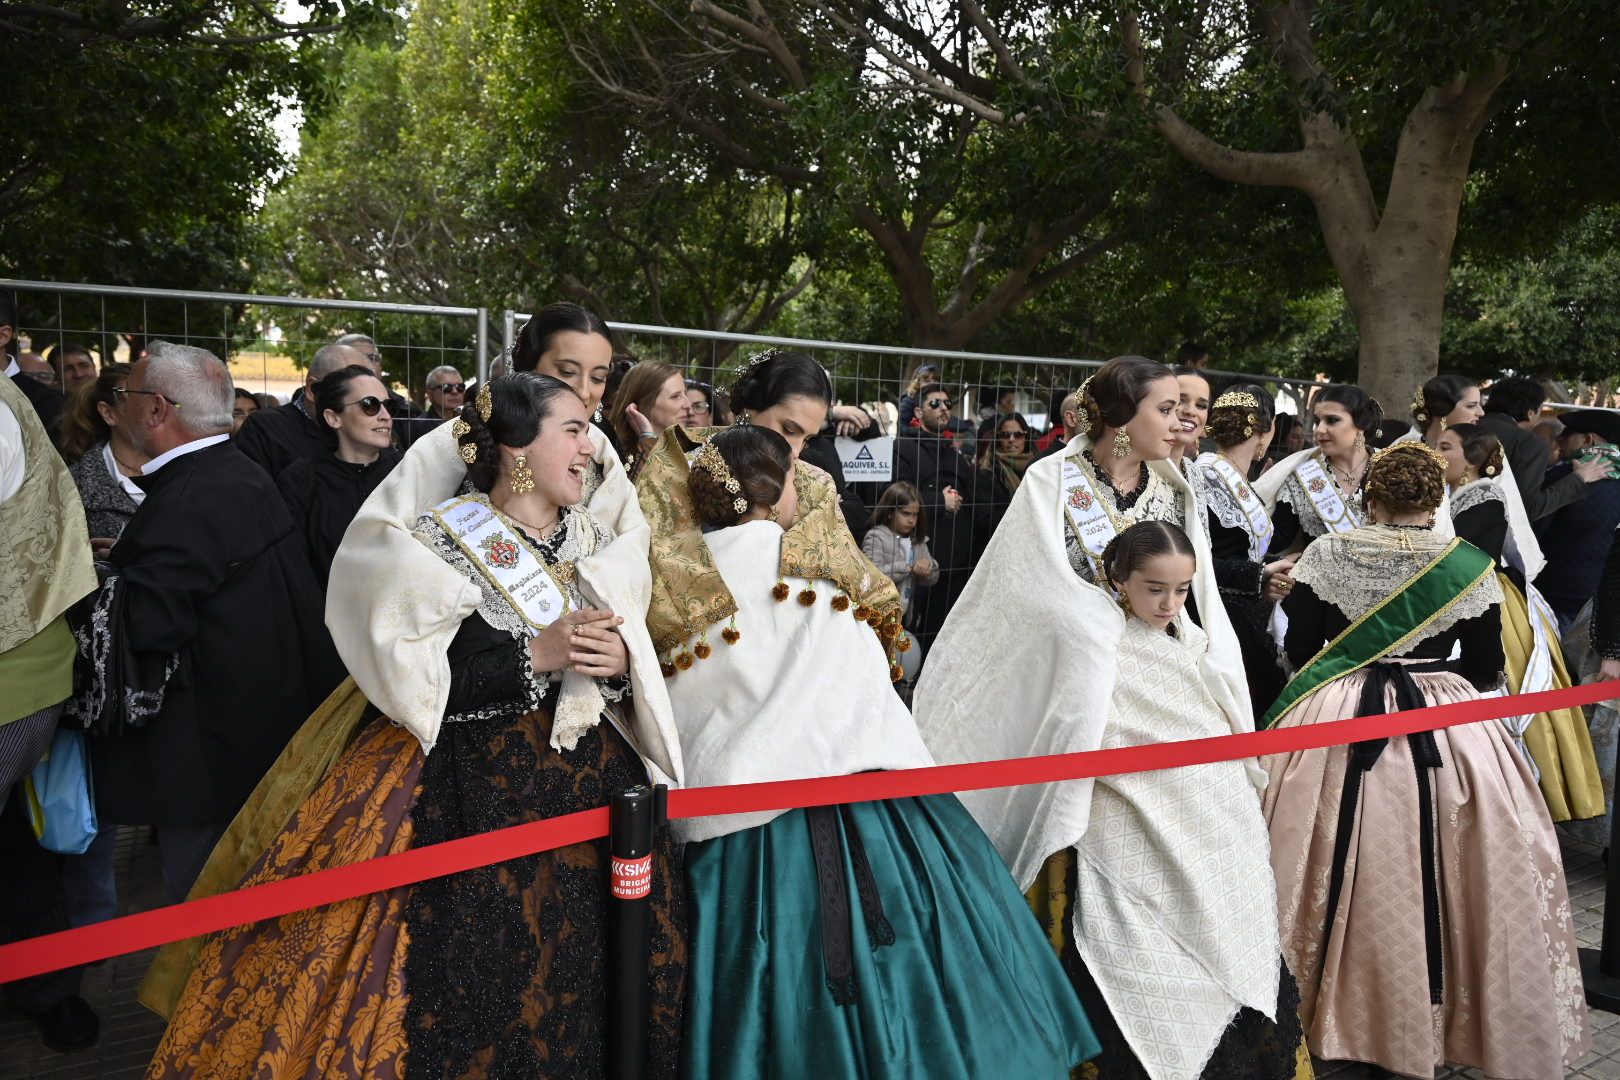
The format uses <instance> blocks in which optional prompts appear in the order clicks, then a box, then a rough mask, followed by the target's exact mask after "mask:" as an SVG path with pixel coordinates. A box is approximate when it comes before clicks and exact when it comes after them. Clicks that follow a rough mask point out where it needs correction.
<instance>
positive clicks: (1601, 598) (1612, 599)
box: [1592, 533, 1620, 660]
mask: <svg viewBox="0 0 1620 1080" xmlns="http://www.w3.org/2000/svg"><path fill="white" fill-rule="evenodd" d="M1617 538H1620V533H1611V534H1609V554H1608V557H1607V558H1605V559H1604V561H1603V577H1602V578H1601V579H1600V580H1599V581H1598V590H1597V595H1596V596H1594V597H1592V648H1593V650H1595V651H1596V652H1597V654H1598V655H1599V656H1601V657H1603V658H1604V659H1606V660H1613V659H1620V542H1616V541H1617Z"/></svg>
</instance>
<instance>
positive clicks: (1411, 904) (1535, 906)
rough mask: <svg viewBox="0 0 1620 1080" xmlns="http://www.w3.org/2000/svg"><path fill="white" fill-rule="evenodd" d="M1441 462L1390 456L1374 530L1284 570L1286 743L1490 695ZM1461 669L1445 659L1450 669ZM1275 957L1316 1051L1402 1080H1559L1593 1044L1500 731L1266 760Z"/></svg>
mask: <svg viewBox="0 0 1620 1080" xmlns="http://www.w3.org/2000/svg"><path fill="white" fill-rule="evenodd" d="M1445 472H1446V466H1445V462H1444V460H1443V459H1441V458H1440V457H1439V456H1438V455H1436V454H1435V453H1434V451H1432V450H1430V449H1429V448H1428V447H1426V446H1424V445H1423V444H1421V443H1418V442H1415V441H1414V442H1402V443H1397V444H1395V445H1394V446H1392V447H1390V448H1389V449H1388V450H1386V451H1384V452H1383V453H1382V454H1381V455H1380V456H1379V458H1378V460H1377V461H1376V462H1375V463H1374V464H1373V465H1372V467H1371V469H1370V471H1369V475H1368V478H1367V484H1366V487H1365V497H1366V509H1367V512H1368V515H1369V519H1370V521H1371V522H1372V524H1369V525H1367V526H1364V527H1362V528H1358V529H1355V530H1352V531H1350V532H1348V533H1345V534H1335V535H1332V536H1326V537H1323V538H1322V539H1318V540H1316V541H1315V542H1313V543H1312V544H1311V546H1310V547H1308V548H1307V549H1306V550H1305V553H1304V554H1303V555H1302V556H1301V557H1300V560H1299V562H1298V564H1297V565H1296V566H1295V567H1294V571H1293V577H1294V580H1295V581H1296V583H1297V585H1296V587H1295V589H1294V590H1293V592H1292V593H1291V594H1290V595H1289V597H1288V599H1287V600H1286V601H1284V607H1285V609H1286V610H1287V613H1288V618H1289V622H1288V635H1287V642H1286V644H1287V651H1288V656H1289V659H1290V661H1291V662H1292V664H1293V665H1294V667H1295V668H1296V669H1297V674H1295V676H1294V677H1293V679H1292V680H1291V681H1290V682H1289V684H1288V686H1287V687H1286V688H1285V689H1284V691H1283V694H1282V696H1281V697H1280V698H1279V699H1278V700H1277V702H1276V703H1275V704H1274V705H1273V706H1272V708H1271V711H1270V713H1269V714H1268V716H1267V720H1268V721H1271V722H1275V723H1276V724H1278V725H1279V726H1285V727H1286V726H1292V725H1297V724H1312V723H1317V722H1319V721H1331V720H1340V719H1344V718H1346V717H1350V716H1366V715H1376V714H1380V713H1384V712H1387V711H1394V710H1397V709H1414V708H1420V707H1422V706H1425V705H1439V704H1444V703H1447V702H1454V701H1466V700H1469V699H1471V698H1476V697H1478V696H1479V695H1480V693H1481V692H1482V691H1489V690H1493V689H1495V688H1496V687H1497V686H1498V685H1500V682H1501V670H1502V656H1503V654H1502V633H1501V620H1500V614H1499V611H1500V608H1499V605H1500V603H1501V598H1502V593H1501V589H1500V587H1499V585H1498V583H1497V577H1496V572H1495V570H1496V568H1495V565H1494V563H1493V562H1492V560H1491V558H1490V556H1489V555H1487V554H1485V553H1484V552H1482V551H1480V550H1479V549H1478V548H1476V547H1474V546H1473V545H1471V544H1469V543H1467V542H1466V541H1463V540H1457V539H1451V540H1447V539H1445V538H1443V537H1439V536H1437V535H1435V532H1434V528H1433V525H1434V520H1435V513H1436V511H1437V510H1438V509H1439V507H1440V501H1441V496H1442V494H1443V493H1444V491H1445ZM1454 650H1455V654H1456V656H1457V659H1455V660H1451V659H1448V658H1450V657H1451V656H1452V655H1453V652H1454ZM1266 766H1267V769H1268V771H1269V773H1270V778H1271V783H1270V784H1269V786H1268V787H1267V788H1266V792H1265V812H1266V819H1267V822H1268V824H1269V826H1270V831H1271V861H1272V866H1273V868H1274V870H1275V871H1276V878H1277V897H1278V909H1279V919H1280V924H1281V931H1282V939H1283V948H1284V951H1285V952H1286V954H1287V956H1288V960H1289V964H1290V966H1291V967H1292V968H1293V970H1294V973H1295V974H1296V975H1297V976H1298V978H1299V984H1300V995H1301V998H1302V1007H1301V1017H1302V1019H1303V1020H1304V1022H1305V1030H1306V1034H1307V1038H1308V1040H1309V1042H1310V1047H1311V1051H1312V1052H1313V1053H1315V1054H1316V1055H1318V1056H1319V1057H1324V1058H1335V1059H1341V1058H1342V1059H1352V1060H1359V1061H1367V1062H1372V1063H1374V1064H1376V1065H1378V1066H1380V1067H1382V1068H1384V1069H1388V1070H1391V1071H1393V1072H1397V1073H1403V1074H1407V1075H1412V1076H1428V1075H1430V1074H1432V1072H1433V1071H1434V1070H1435V1069H1436V1068H1437V1067H1439V1066H1440V1065H1441V1064H1442V1063H1445V1062H1452V1063H1455V1064H1460V1065H1467V1066H1473V1067H1476V1068H1480V1069H1482V1070H1484V1071H1485V1072H1486V1073H1487V1074H1489V1075H1492V1076H1511V1077H1519V1078H1524V1080H1542V1078H1545V1080H1553V1078H1555V1077H1561V1076H1563V1075H1564V1073H1565V1070H1566V1069H1567V1068H1568V1067H1569V1066H1571V1065H1573V1064H1574V1062H1575V1061H1577V1060H1578V1059H1579V1058H1580V1057H1581V1056H1582V1055H1583V1054H1584V1053H1585V1052H1586V1048H1587V1045H1588V1043H1589V1041H1590V1037H1589V1034H1588V1031H1587V1025H1586V1010H1585V1006H1584V1004H1583V1003H1582V1000H1581V977H1580V965H1579V960H1578V958H1577V956H1576V950H1575V935H1574V927H1573V925H1572V924H1571V921H1570V908H1569V897H1568V893H1567V891H1566V889H1565V885H1564V873H1563V866H1562V863H1561V861H1560V858H1559V852H1558V844H1557V840H1556V838H1555V836H1554V833H1553V827H1552V821H1551V819H1550V818H1549V817H1548V815H1547V808H1546V806H1545V804H1544V803H1543V802H1542V799H1541V796H1540V794H1539V792H1537V790H1536V787H1535V780H1534V779H1533V777H1532V776H1531V774H1530V768H1529V765H1528V763H1527V762H1526V761H1525V759H1524V758H1523V756H1522V755H1521V754H1520V753H1519V752H1518V751H1517V750H1516V749H1515V748H1514V747H1513V745H1512V742H1511V739H1510V736H1509V735H1508V733H1507V730H1506V729H1505V728H1504V727H1503V726H1502V725H1501V724H1499V723H1497V722H1495V721H1485V722H1481V723H1474V724H1465V725H1461V726H1458V727H1452V728H1446V729H1443V730H1440V731H1433V732H1419V733H1417V734H1414V735H1411V736H1407V737H1404V738H1397V739H1388V740H1386V739H1378V740H1371V741H1367V742H1360V743H1356V744H1353V745H1351V746H1336V747H1329V748H1325V749H1317V750H1305V751H1300V752H1297V753H1291V754H1279V755H1276V756H1274V757H1271V758H1268V759H1266Z"/></svg>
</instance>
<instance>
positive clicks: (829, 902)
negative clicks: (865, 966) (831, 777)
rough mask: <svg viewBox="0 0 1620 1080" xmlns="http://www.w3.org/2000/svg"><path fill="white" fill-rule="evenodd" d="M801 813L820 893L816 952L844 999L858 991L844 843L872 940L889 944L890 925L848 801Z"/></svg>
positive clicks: (839, 999) (854, 996)
mask: <svg viewBox="0 0 1620 1080" xmlns="http://www.w3.org/2000/svg"><path fill="white" fill-rule="evenodd" d="M804 819H805V822H806V823H807V824H808V825H809V826H810V850H811V851H812V852H813V853H814V854H815V859H816V884H817V886H818V891H819V892H820V894H821V955H822V959H823V961H824V962H825V964H826V967H827V989H828V990H830V991H832V996H833V1001H835V1002H836V1003H837V1004H839V1005H849V1004H851V1003H853V1002H854V1001H855V1000H856V999H857V997H858V996H859V995H858V994H857V993H856V989H855V928H854V926H853V924H852V923H851V921H850V920H851V919H852V918H853V916H854V911H853V909H854V904H852V903H851V902H850V895H849V878H848V876H846V875H845V873H844V850H845V848H846V847H847V848H848V851H849V862H850V867H851V869H852V870H853V871H854V875H855V891H856V893H857V894H858V897H859V899H860V905H861V916H862V918H863V919H864V920H865V922H866V933H867V937H868V938H870V939H871V942H872V944H873V946H874V947H876V946H881V945H893V944H894V927H893V926H892V925H890V923H889V920H888V917H887V916H885V915H884V914H883V900H882V898H881V897H879V896H878V890H877V879H876V878H874V877H873V876H872V865H871V863H870V862H868V861H867V858H866V846H865V845H864V844H862V843H861V833H860V830H859V829H857V828H856V827H855V816H854V815H853V814H851V813H850V811H849V807H847V806H811V807H807V808H806V809H805V812H804ZM840 819H842V822H843V830H842V840H840V830H839V827H838V826H839V821H840Z"/></svg>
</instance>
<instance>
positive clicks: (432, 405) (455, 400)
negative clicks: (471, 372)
mask: <svg viewBox="0 0 1620 1080" xmlns="http://www.w3.org/2000/svg"><path fill="white" fill-rule="evenodd" d="M427 400H428V413H429V415H431V416H432V417H433V419H435V420H454V419H455V418H456V417H457V416H458V415H460V413H461V407H462V406H463V405H465V404H466V403H467V380H466V379H463V378H462V377H461V372H460V371H457V370H456V369H455V368H453V367H451V366H450V365H449V364H441V365H439V366H438V367H436V368H434V369H433V370H432V371H430V372H428V376H427Z"/></svg>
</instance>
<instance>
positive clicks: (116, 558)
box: [71, 342, 342, 900]
mask: <svg viewBox="0 0 1620 1080" xmlns="http://www.w3.org/2000/svg"><path fill="white" fill-rule="evenodd" d="M121 393H122V395H123V396H124V398H125V399H126V401H125V404H124V410H125V414H126V415H128V416H129V417H130V418H131V420H132V421H133V423H134V427H135V435H134V437H135V441H136V444H137V445H138V446H140V448H141V449H142V450H143V451H145V452H146V453H147V454H149V455H150V457H151V460H149V461H148V462H147V464H146V465H145V467H144V468H143V470H142V475H141V476H140V477H139V478H138V480H137V482H138V483H139V484H140V486H141V487H142V488H143V489H144V490H145V491H146V499H145V501H144V502H142V504H141V507H140V509H139V510H138V511H136V513H135V516H134V517H133V518H131V519H130V522H129V525H128V526H127V527H126V528H125V529H124V532H123V535H122V536H120V537H119V539H118V543H117V544H116V545H115V546H114V547H113V549H112V553H111V556H110V563H109V564H103V566H102V567H101V569H102V571H103V573H104V575H105V577H104V580H103V583H102V586H101V589H100V591H99V592H98V593H96V594H95V598H94V606H93V612H92V613H91V615H90V617H89V619H88V620H87V622H86V624H85V625H83V626H81V627H80V629H79V640H80V650H81V653H82V654H83V656H84V658H85V664H84V668H85V670H84V671H83V672H82V674H81V679H80V681H79V682H80V692H79V694H78V695H77V696H76V698H75V700H74V702H73V705H72V707H71V708H72V711H73V712H74V713H76V714H77V715H78V716H79V717H80V718H81V719H82V720H83V722H84V723H85V724H86V725H87V726H88V727H89V728H90V730H91V732H92V735H93V736H94V737H92V739H91V740H90V748H91V764H92V768H93V771H94V775H95V778H96V804H97V810H98V812H99V813H100V815H101V817H102V819H103V820H105V821H108V822H112V823H116V824H121V825H122V824H129V825H154V826H156V827H157V837H158V849H159V855H160V859H161V862H162V865H163V874H164V883H165V885H166V887H167V889H168V892H169V895H170V898H171V899H173V900H180V899H182V898H184V896H185V895H186V893H187V892H188V891H189V890H190V888H191V884H192V882H193V881H194V880H195V879H196V877H197V874H198V873H199V872H200V871H201V870H202V866H203V863H204V862H205V861H206V860H207V858H208V855H209V852H210V851H211V850H212V849H213V846H214V843H215V842H216V841H217V840H218V839H219V836H220V834H221V833H223V832H224V830H225V827H226V825H228V824H229V823H230V821H231V818H232V817H233V816H235V814H236V812H237V810H238V809H240V808H241V806H242V804H243V803H244V802H245V801H246V800H247V796H248V795H249V794H250V793H251V792H252V791H253V788H254V786H255V785H256V784H257V783H258V782H259V779H260V778H261V777H262V776H263V775H264V773H265V771H266V770H267V769H268V768H269V767H270V765H271V763H272V762H274V761H275V759H276V756H277V755H278V754H279V753H280V752H281V750H282V748H283V747H284V746H285V745H286V742H287V740H288V739H289V738H291V737H292V735H293V733H294V732H295V731H297V729H298V727H299V725H300V724H301V723H303V721H304V719H305V718H306V717H307V716H308V715H309V713H310V711H311V710H312V708H313V707H314V706H316V705H318V704H319V703H320V702H321V700H322V699H323V698H324V697H325V696H326V695H327V694H328V693H329V692H330V691H331V690H332V689H333V687H335V686H336V685H337V683H338V682H339V681H341V679H342V670H341V667H340V665H339V663H338V660H337V656H336V652H335V650H333V648H332V644H331V639H330V638H329V636H328V635H327V633H326V629H325V627H324V625H323V624H322V619H321V594H320V590H319V588H318V587H317V586H316V584H315V578H314V574H313V572H312V571H311V570H310V567H309V560H308V558H307V557H306V556H305V554H304V550H303V545H302V541H301V539H300V537H299V536H298V534H297V532H296V530H295V529H294V528H293V522H292V519H291V517H290V516H289V515H288V513H287V508H286V505H285V504H284V503H283V502H282V500H281V496H280V494H279V493H278V492H277V491H276V486H275V484H274V483H273V482H271V480H270V478H269V477H268V476H266V475H265V473H264V471H263V470H262V469H260V468H258V467H257V466H255V465H254V464H253V463H252V462H250V461H248V460H247V459H246V458H245V457H243V456H242V453H241V451H240V450H238V449H237V447H236V445H235V444H234V443H233V442H232V441H230V439H229V432H230V430H231V401H232V387H231V377H230V373H229V371H227V370H226V368H225V365H224V364H222V363H221V362H220V361H219V360H218V359H217V358H216V357H215V356H214V355H213V354H211V353H209V352H206V351H204V350H202V349H196V348H190V347H187V346H180V345H171V344H169V343H167V342H153V343H152V344H151V345H150V346H149V347H148V355H147V356H146V357H145V358H143V359H142V360H140V361H139V362H137V363H136V364H135V366H134V368H133V369H132V370H131V372H130V376H129V381H128V382H127V383H126V384H125V386H124V387H123V389H122V390H121Z"/></svg>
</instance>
